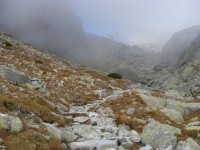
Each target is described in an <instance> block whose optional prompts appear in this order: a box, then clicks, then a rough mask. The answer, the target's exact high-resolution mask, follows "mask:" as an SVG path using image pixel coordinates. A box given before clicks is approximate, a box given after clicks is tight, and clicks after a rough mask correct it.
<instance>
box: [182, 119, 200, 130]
mask: <svg viewBox="0 0 200 150" xmlns="http://www.w3.org/2000/svg"><path fill="white" fill-rule="evenodd" d="M185 129H186V130H198V131H200V121H196V122H192V123H189V124H187V126H186V128H185Z"/></svg>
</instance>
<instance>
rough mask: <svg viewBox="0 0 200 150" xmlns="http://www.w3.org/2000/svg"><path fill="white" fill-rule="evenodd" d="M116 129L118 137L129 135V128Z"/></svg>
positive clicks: (123, 126) (120, 126) (120, 127)
mask: <svg viewBox="0 0 200 150" xmlns="http://www.w3.org/2000/svg"><path fill="white" fill-rule="evenodd" d="M118 128H119V130H118V136H120V137H127V136H128V134H129V133H130V127H129V126H127V125H119V126H118Z"/></svg>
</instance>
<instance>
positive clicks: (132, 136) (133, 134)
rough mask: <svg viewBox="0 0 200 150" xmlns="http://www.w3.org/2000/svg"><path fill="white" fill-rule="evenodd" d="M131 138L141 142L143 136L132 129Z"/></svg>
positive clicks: (133, 140)
mask: <svg viewBox="0 0 200 150" xmlns="http://www.w3.org/2000/svg"><path fill="white" fill-rule="evenodd" d="M130 140H131V141H132V142H136V143H139V142H140V141H141V137H140V135H139V134H138V133H137V132H136V131H135V130H131V132H130Z"/></svg>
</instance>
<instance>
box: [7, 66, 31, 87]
mask: <svg viewBox="0 0 200 150" xmlns="http://www.w3.org/2000/svg"><path fill="white" fill-rule="evenodd" d="M4 76H5V77H6V78H7V79H8V80H11V81H12V82H14V83H18V84H24V83H28V82H29V80H30V79H29V77H28V76H26V75H23V74H21V73H18V72H17V71H15V70H13V69H10V68H7V69H6V73H5V75H4Z"/></svg>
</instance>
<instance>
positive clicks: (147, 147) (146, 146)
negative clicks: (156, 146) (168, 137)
mask: <svg viewBox="0 0 200 150" xmlns="http://www.w3.org/2000/svg"><path fill="white" fill-rule="evenodd" d="M139 150H153V148H152V147H151V146H150V145H145V146H144V147H141V148H140V149H139Z"/></svg>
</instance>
